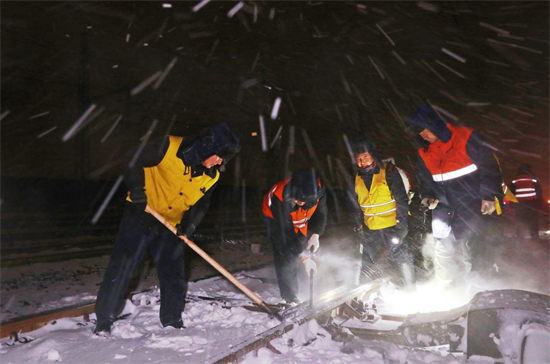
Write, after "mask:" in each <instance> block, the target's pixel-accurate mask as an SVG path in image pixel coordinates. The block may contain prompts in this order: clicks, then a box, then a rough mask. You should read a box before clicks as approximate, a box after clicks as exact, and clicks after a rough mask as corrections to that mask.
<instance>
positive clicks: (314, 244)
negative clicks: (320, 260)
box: [306, 234, 319, 253]
mask: <svg viewBox="0 0 550 364" xmlns="http://www.w3.org/2000/svg"><path fill="white" fill-rule="evenodd" d="M311 248H313V253H315V252H316V251H317V249H319V234H313V235H311V237H310V238H309V240H308V241H307V247H306V250H308V251H310V249H311Z"/></svg>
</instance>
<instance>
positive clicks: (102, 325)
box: [94, 321, 113, 336]
mask: <svg viewBox="0 0 550 364" xmlns="http://www.w3.org/2000/svg"><path fill="white" fill-rule="evenodd" d="M112 326H113V323H112V321H98V322H97V323H96V325H95V327H94V334H96V335H99V336H109V335H110V334H111V327H112Z"/></svg>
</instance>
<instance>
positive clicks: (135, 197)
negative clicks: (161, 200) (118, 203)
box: [130, 189, 147, 211]
mask: <svg viewBox="0 0 550 364" xmlns="http://www.w3.org/2000/svg"><path fill="white" fill-rule="evenodd" d="M130 199H131V200H132V203H133V204H134V205H136V207H137V208H138V209H140V210H142V211H145V208H146V207H147V195H146V194H145V190H144V189H141V190H135V191H131V192H130Z"/></svg>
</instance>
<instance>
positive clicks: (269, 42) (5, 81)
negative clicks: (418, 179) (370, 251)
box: [0, 1, 550, 211]
mask: <svg viewBox="0 0 550 364" xmlns="http://www.w3.org/2000/svg"><path fill="white" fill-rule="evenodd" d="M164 3H166V4H171V7H170V8H164V7H163V4H164ZM198 3H199V2H198V1H193V2H187V1H179V2H175V1H172V2H169V1H165V2H162V1H158V2H153V1H144V2H114V1H113V2H109V1H94V2H80V1H78V2H77V1H74V2H42V1H33V2H24V1H17V2H11V1H2V2H1V3H0V7H1V62H2V69H1V115H2V120H1V121H0V125H1V176H2V186H1V187H2V191H1V198H2V209H3V211H6V209H7V210H15V209H19V210H20V209H40V208H50V207H52V206H55V207H63V208H74V207H78V206H80V207H79V208H81V207H82V206H89V205H90V204H93V205H94V206H97V204H98V203H99V202H101V201H102V200H103V199H105V197H106V195H107V194H108V192H109V189H110V187H111V186H112V184H113V182H114V180H116V178H117V177H118V176H119V175H121V173H122V171H123V166H124V164H125V163H126V161H127V159H126V158H127V156H128V154H129V153H130V155H131V151H132V149H133V148H135V147H137V146H138V145H139V143H140V142H141V140H142V138H147V137H149V138H155V137H158V136H162V135H164V134H166V133H172V134H176V135H178V134H179V135H183V136H186V135H191V134H194V133H196V132H198V131H199V130H200V129H201V128H203V127H205V126H208V125H211V124H213V123H215V122H219V121H225V122H227V123H228V124H229V125H230V126H231V127H232V128H234V129H235V130H236V131H237V132H238V134H239V136H240V138H241V140H242V150H241V153H240V154H239V157H238V158H236V159H234V160H232V161H231V162H230V164H229V168H228V171H227V172H226V173H225V174H224V175H223V176H222V184H223V185H225V189H223V188H222V189H221V190H224V191H233V192H234V196H233V200H235V199H237V200H239V201H241V202H242V198H241V197H242V196H241V197H239V196H240V195H239V191H242V186H243V185H244V186H245V188H246V189H247V190H250V191H252V198H249V199H248V200H247V203H249V204H255V203H256V202H257V200H258V199H259V197H261V195H262V194H263V193H265V192H266V191H267V189H268V188H269V187H270V186H271V185H272V184H274V183H275V182H277V181H278V180H280V179H282V178H284V177H285V176H286V175H287V174H288V173H289V171H292V170H295V169H297V168H300V167H304V166H310V165H314V166H316V167H317V168H318V170H320V171H321V173H322V174H323V176H324V180H325V183H326V184H327V185H328V186H329V187H330V188H331V189H342V188H343V186H344V183H345V178H346V177H347V173H348V170H349V169H350V166H351V163H350V157H349V155H348V154H347V150H346V146H345V142H344V135H346V136H347V138H349V139H352V138H353V137H354V136H356V135H357V134H358V133H359V132H364V133H367V134H369V135H370V136H371V137H372V138H373V139H374V140H376V142H377V144H378V149H379V152H380V154H381V155H382V156H383V157H394V158H395V161H396V164H397V165H399V166H401V167H403V168H405V169H406V170H408V171H409V172H410V173H411V175H414V168H413V166H414V163H415V159H416V156H415V145H414V140H413V138H411V137H410V136H408V135H406V133H405V132H404V130H403V125H404V121H405V120H406V117H407V115H408V114H409V113H410V112H411V111H412V109H413V108H414V107H415V106H416V105H419V104H431V105H433V106H434V107H436V110H438V111H439V112H440V114H441V116H442V117H443V118H444V119H445V120H446V121H448V122H450V123H452V124H454V125H466V126H469V127H473V128H475V129H476V130H478V131H479V132H480V133H481V134H482V135H483V136H484V137H485V139H486V140H487V141H488V142H489V143H490V145H491V147H492V148H493V149H494V151H495V154H496V155H497V156H498V158H499V159H500V163H501V166H502V169H503V174H504V177H505V181H506V182H508V183H510V181H511V179H512V177H513V176H514V174H515V173H516V171H517V168H518V166H519V164H520V163H530V164H531V165H532V167H533V171H534V172H535V174H536V175H537V176H538V177H539V178H540V179H541V182H542V185H543V188H544V192H545V197H547V198H548V197H549V194H550V193H549V192H550V191H549V187H548V182H549V163H548V156H549V103H548V101H549V99H548V96H549V95H548V91H549V83H548V77H549V57H548V54H549V35H548V31H549V3H548V2H547V1H540V2H539V1H532V2H525V1H521V2H509V1H492V2H485V1H483V2H475V1H462V2H461V1H450V2H431V3H428V2H414V1H407V2H401V1H385V2H369V1H364V2H349V1H332V2H318V1H313V2H306V1H287V2H279V1H247V2H245V6H244V7H243V8H242V9H240V10H239V11H238V12H237V14H236V15H235V16H233V17H232V18H229V17H228V16H227V14H228V12H229V11H230V10H231V9H232V8H233V7H234V6H235V5H237V3H238V2H236V1H211V2H210V3H208V4H206V5H205V6H204V7H203V8H202V9H200V10H198V11H197V12H193V11H192V7H193V6H195V5H197V4H198ZM255 9H256V10H255ZM255 11H256V12H257V16H256V21H255V16H254V13H255ZM392 43H393V44H392ZM443 49H446V50H448V51H450V52H452V53H454V54H456V55H458V56H459V57H460V58H461V59H462V60H463V61H464V62H463V61H461V60H458V59H457V58H455V57H452V56H451V55H449V54H448V53H446V52H444V51H443ZM174 62H175V63H174ZM170 64H172V65H173V67H172V68H171V69H170V71H169V72H168V73H167V74H166V77H165V78H164V79H163V81H162V83H161V84H160V85H159V87H158V88H154V87H153V84H151V85H149V86H148V87H146V88H145V89H143V90H142V91H141V92H139V93H137V94H135V95H133V94H132V90H133V89H134V88H135V87H137V86H138V85H140V84H141V83H142V82H143V81H145V80H146V79H148V78H149V77H150V76H151V75H153V74H155V73H156V72H164V71H165V70H166V69H167V67H169V65H170ZM449 68H450V69H449ZM277 97H281V98H282V105H281V109H280V112H279V114H278V118H277V119H276V120H271V119H270V113H271V108H272V107H273V103H274V101H275V99H276V98H277ZM92 104H93V105H95V109H94V111H93V113H92V115H91V116H90V117H89V118H88V119H87V120H88V122H87V124H86V126H85V127H83V128H82V129H81V130H80V131H79V132H78V133H77V134H76V135H75V136H73V137H72V138H70V139H69V140H67V141H63V140H62V138H63V136H64V135H65V133H66V132H67V131H68V130H69V129H70V128H71V127H72V126H73V124H74V123H75V122H76V121H77V120H78V119H79V117H80V116H81V115H82V114H83V113H84V112H85V111H86V110H87V109H88V108H89V107H90V105H92ZM260 115H262V116H263V117H264V119H265V122H266V132H267V143H268V145H271V144H272V141H273V140H274V137H275V135H276V133H277V131H278V130H279V128H280V127H283V129H282V133H281V136H280V138H279V139H278V141H276V142H275V143H274V145H273V148H270V149H269V151H268V152H262V146H261V136H260V128H259V116H260ZM117 121H118V123H117V124H116V127H115V128H114V129H113V130H112V131H111V132H110V134H109V135H108V136H107V134H108V133H109V130H110V129H111V128H112V127H113V125H114V124H115V123H116V122H117ZM153 125H154V129H152V130H151V128H152V126H153ZM292 126H293V127H294V130H295V148H294V153H292V154H291V153H290V152H289V146H291V144H292V143H291V138H290V128H291V127H292ZM48 131H49V132H48ZM253 133H257V135H256V136H253ZM290 151H292V149H290ZM413 184H414V181H413ZM123 193H124V188H123V187H121V188H120V191H119V193H118V194H117V195H116V196H117V197H116V198H115V199H119V198H121V197H120V196H122V195H123Z"/></svg>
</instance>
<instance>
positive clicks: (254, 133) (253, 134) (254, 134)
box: [250, 131, 258, 136]
mask: <svg viewBox="0 0 550 364" xmlns="http://www.w3.org/2000/svg"><path fill="white" fill-rule="evenodd" d="M250 135H252V136H258V133H257V132H255V131H253V132H252V133H250Z"/></svg>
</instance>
